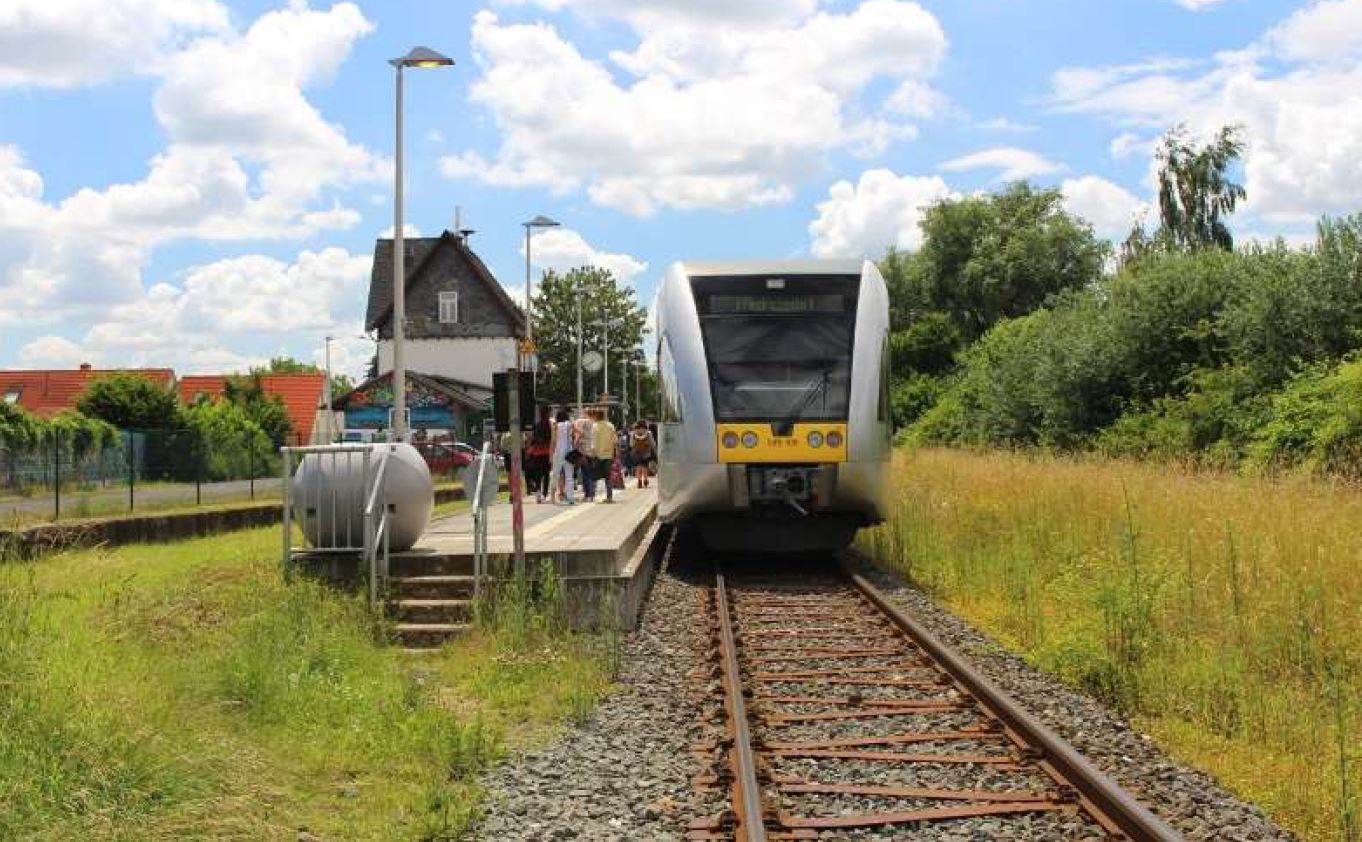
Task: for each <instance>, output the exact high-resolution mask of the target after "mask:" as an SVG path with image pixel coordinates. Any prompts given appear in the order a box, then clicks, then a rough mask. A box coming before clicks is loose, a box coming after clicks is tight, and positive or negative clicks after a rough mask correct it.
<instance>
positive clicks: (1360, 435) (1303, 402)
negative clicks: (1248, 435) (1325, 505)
mask: <svg viewBox="0 0 1362 842" xmlns="http://www.w3.org/2000/svg"><path fill="white" fill-rule="evenodd" d="M1250 459H1251V463H1252V464H1253V465H1255V466H1257V467H1274V466H1294V465H1304V466H1305V467H1307V468H1309V469H1311V470H1313V471H1317V472H1328V473H1338V474H1345V475H1350V476H1358V475H1362V360H1359V359H1355V358H1354V359H1349V360H1348V361H1346V362H1344V363H1342V364H1340V365H1338V366H1329V365H1326V364H1321V365H1316V366H1313V367H1311V368H1309V369H1307V370H1305V371H1304V372H1302V373H1301V374H1299V375H1298V376H1297V377H1296V378H1295V379H1293V380H1292V381H1291V383H1290V384H1288V385H1287V387H1286V388H1285V389H1283V390H1282V391H1281V392H1278V393H1277V394H1276V395H1274V396H1273V397H1272V402H1271V410H1270V417H1269V419H1268V421H1267V423H1266V424H1264V425H1263V426H1262V427H1261V429H1259V430H1258V431H1257V432H1256V434H1255V436H1254V439H1253V443H1252V446H1251V448H1250Z"/></svg>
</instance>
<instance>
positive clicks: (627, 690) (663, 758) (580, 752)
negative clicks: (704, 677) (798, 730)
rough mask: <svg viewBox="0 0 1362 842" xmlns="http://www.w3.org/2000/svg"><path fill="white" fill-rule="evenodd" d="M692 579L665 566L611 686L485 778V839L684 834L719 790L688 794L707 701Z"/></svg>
mask: <svg viewBox="0 0 1362 842" xmlns="http://www.w3.org/2000/svg"><path fill="white" fill-rule="evenodd" d="M700 591H701V588H699V587H697V586H696V585H695V584H692V583H690V582H687V581H685V580H683V579H681V578H678V577H677V576H676V575H674V573H673V571H671V570H669V569H664V570H662V571H660V572H659V573H658V575H657V581H656V582H655V583H654V585H653V588H652V593H651V594H650V595H649V598H648V605H647V607H646V608H645V609H644V613H643V618H642V622H641V624H640V626H639V628H638V630H637V631H635V632H634V633H632V634H630V635H629V636H628V637H627V638H626V639H625V641H624V644H623V652H622V657H623V662H622V666H621V674H620V676H619V679H618V687H617V688H616V689H615V690H614V691H613V692H612V693H611V694H610V695H609V696H607V697H606V698H605V699H604V700H603V701H602V702H601V704H600V705H599V706H598V707H597V708H596V710H595V712H594V713H593V714H592V716H591V719H590V720H589V721H588V722H587V723H586V724H585V725H584V726H582V727H581V728H578V729H574V730H572V731H570V732H568V733H567V734H565V735H564V736H563V737H562V738H560V739H559V740H557V741H555V742H554V743H552V744H551V745H548V746H545V747H543V748H540V749H538V750H536V751H533V752H529V753H526V754H522V755H520V756H517V757H513V758H512V759H510V760H509V761H508V762H506V763H505V764H503V765H502V766H501V767H499V768H498V769H496V770H495V771H493V772H492V774H491V775H490V776H488V778H486V779H485V780H484V785H485V786H486V788H487V791H488V798H487V804H486V810H487V812H486V815H485V817H484V819H483V820H482V821H481V822H480V824H479V826H478V828H477V834H478V838H480V839H485V840H488V842H491V840H557V839H584V840H592V842H596V841H597V840H601V842H611V841H612V840H619V841H620V842H624V840H630V841H631V842H632V840H643V839H647V840H652V839H657V840H673V839H677V840H679V839H684V838H685V832H686V825H687V824H688V823H689V821H690V819H691V818H692V817H694V816H697V815H702V814H708V813H711V812H713V811H715V810H717V809H718V806H719V802H718V800H716V799H717V798H718V796H715V798H712V799H710V801H709V802H708V803H707V802H706V801H705V800H704V799H701V798H697V796H696V795H695V793H694V792H693V790H692V787H691V783H690V782H691V778H692V777H693V776H694V775H696V774H697V772H699V771H700V764H699V763H698V762H697V761H696V760H695V759H694V758H693V757H692V756H691V754H690V753H689V750H690V747H691V745H692V744H693V743H695V742H696V741H697V740H699V739H700V737H701V732H702V729H703V727H704V726H703V722H702V715H703V713H704V712H705V710H704V709H705V708H706V707H710V705H709V703H707V702H704V701H703V700H701V698H700V697H699V694H698V688H699V683H698V682H697V681H696V680H695V679H694V678H693V677H692V676H691V671H692V670H693V669H694V668H695V666H696V665H697V663H699V661H700V656H701V653H702V652H703V651H704V649H703V644H704V640H703V638H704V636H705V630H704V628H703V626H702V623H701V612H700V603H699V601H698V600H699V597H700Z"/></svg>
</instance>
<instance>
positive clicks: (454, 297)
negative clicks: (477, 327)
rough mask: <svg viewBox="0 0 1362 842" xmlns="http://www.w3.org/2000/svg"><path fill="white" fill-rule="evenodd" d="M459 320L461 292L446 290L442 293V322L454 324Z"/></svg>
mask: <svg viewBox="0 0 1362 842" xmlns="http://www.w3.org/2000/svg"><path fill="white" fill-rule="evenodd" d="M458 321H459V293H458V292H456V291H454V290H445V291H443V292H441V293H440V324H446V325H452V324H457V323H458Z"/></svg>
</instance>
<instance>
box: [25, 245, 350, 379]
mask: <svg viewBox="0 0 1362 842" xmlns="http://www.w3.org/2000/svg"><path fill="white" fill-rule="evenodd" d="M370 262H371V258H370V256H369V255H356V254H351V253H349V252H347V251H345V250H344V249H339V248H327V249H322V250H321V251H316V252H313V251H303V252H301V253H300V254H299V255H298V256H297V258H296V259H295V260H294V261H293V262H285V261H281V260H278V259H276V258H272V257H266V256H264V255H258V254H250V255H242V256H239V257H233V258H228V259H225V260H219V261H215V262H213V263H208V264H205V265H203V266H196V267H194V268H192V269H190V270H189V271H188V273H187V274H186V275H185V277H184V279H183V281H182V282H181V283H180V284H178V285H176V284H169V283H158V284H154V285H153V286H152V287H151V288H150V289H148V290H147V291H146V292H145V293H144V294H141V295H139V296H138V297H136V298H134V299H131V300H128V301H124V302H122V303H119V304H117V305H115V306H113V307H111V308H110V309H109V310H108V312H107V314H106V316H105V317H104V318H103V319H102V320H100V321H98V322H96V323H95V324H94V325H92V326H91V327H90V328H89V329H88V330H87V331H86V332H85V334H84V336H82V337H81V339H80V341H79V342H74V341H72V340H69V339H65V338H62V337H59V336H44V337H40V338H39V339H37V340H34V341H33V342H30V343H29V344H28V345H26V346H25V347H24V348H23V349H22V350H21V351H20V355H19V356H20V362H21V363H22V364H24V365H31V366H40V367H62V366H69V365H71V364H72V362H73V360H74V361H76V362H96V363H99V364H102V365H131V366H141V365H157V366H171V367H173V368H175V369H176V370H177V371H179V372H181V373H193V372H198V371H233V370H243V369H245V368H247V367H249V366H250V365H255V364H260V363H262V362H264V361H265V360H266V358H267V357H268V356H269V355H268V354H267V353H261V354H253V353H243V352H241V351H240V350H238V349H240V348H241V347H244V346H248V345H256V346H258V345H259V343H260V340H261V339H267V338H268V337H270V336H277V337H279V338H280V339H281V340H285V341H293V340H296V338H297V337H298V336H299V335H300V334H301V335H304V336H308V335H310V336H312V337H313V338H314V339H315V341H316V342H317V343H318V344H319V345H320V344H321V343H322V337H323V336H325V335H326V334H327V333H331V334H333V335H336V336H355V335H358V333H359V327H358V324H357V322H356V320H355V319H354V318H353V312H354V311H355V310H356V309H357V307H358V306H359V304H358V302H361V301H362V300H363V292H364V288H365V283H366V282H367V280H368V277H369V267H370ZM347 359H348V358H347ZM365 359H366V360H367V357H366V358H365ZM347 364H348V363H347ZM338 370H340V369H339V368H338Z"/></svg>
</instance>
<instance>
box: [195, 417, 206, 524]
mask: <svg viewBox="0 0 1362 842" xmlns="http://www.w3.org/2000/svg"><path fill="white" fill-rule="evenodd" d="M203 460H204V452H203V434H202V432H201V431H199V430H195V431H194V505H195V506H202V505H203Z"/></svg>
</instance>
